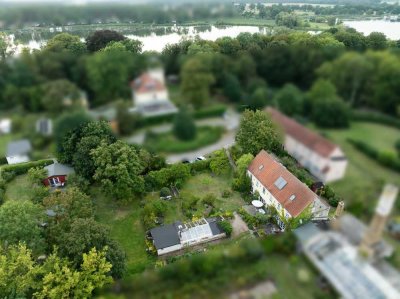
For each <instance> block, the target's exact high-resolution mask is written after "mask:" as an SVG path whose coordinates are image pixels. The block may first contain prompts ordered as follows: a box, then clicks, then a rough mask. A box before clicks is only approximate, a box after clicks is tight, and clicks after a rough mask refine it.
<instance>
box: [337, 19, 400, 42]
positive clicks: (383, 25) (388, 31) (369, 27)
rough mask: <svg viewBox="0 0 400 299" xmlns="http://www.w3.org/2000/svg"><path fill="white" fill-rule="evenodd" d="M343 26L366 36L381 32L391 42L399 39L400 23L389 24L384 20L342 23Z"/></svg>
mask: <svg viewBox="0 0 400 299" xmlns="http://www.w3.org/2000/svg"><path fill="white" fill-rule="evenodd" d="M343 23H344V25H346V26H348V27H351V28H354V29H356V30H357V31H359V32H361V33H363V34H364V35H368V34H370V33H371V32H374V31H375V32H382V33H384V34H385V35H386V37H387V38H389V39H392V40H399V39H400V22H389V21H385V20H369V21H344V22H343Z"/></svg>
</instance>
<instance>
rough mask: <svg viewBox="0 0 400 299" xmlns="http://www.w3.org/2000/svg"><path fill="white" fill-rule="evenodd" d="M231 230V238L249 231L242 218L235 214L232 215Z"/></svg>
mask: <svg viewBox="0 0 400 299" xmlns="http://www.w3.org/2000/svg"><path fill="white" fill-rule="evenodd" d="M232 229H233V231H232V237H233V238H235V237H237V236H239V235H240V234H242V233H245V232H248V231H249V227H248V226H247V224H246V222H244V221H243V219H242V217H240V215H239V214H238V213H236V212H234V213H233V221H232Z"/></svg>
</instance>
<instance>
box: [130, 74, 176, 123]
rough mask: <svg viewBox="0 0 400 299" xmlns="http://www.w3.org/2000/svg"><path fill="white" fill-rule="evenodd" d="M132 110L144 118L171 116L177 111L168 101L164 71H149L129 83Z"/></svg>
mask: <svg viewBox="0 0 400 299" xmlns="http://www.w3.org/2000/svg"><path fill="white" fill-rule="evenodd" d="M131 88H132V99H133V109H131V112H138V113H140V114H141V115H143V116H144V117H151V116H159V115H165V114H173V113H176V112H177V111H178V109H177V108H176V106H175V105H174V104H173V103H172V102H171V101H170V100H169V95H168V89H167V87H166V86H165V77H164V71H163V70H162V69H161V68H159V69H151V70H148V71H147V72H145V73H143V74H142V75H140V76H139V77H138V78H136V79H135V80H133V81H132V82H131Z"/></svg>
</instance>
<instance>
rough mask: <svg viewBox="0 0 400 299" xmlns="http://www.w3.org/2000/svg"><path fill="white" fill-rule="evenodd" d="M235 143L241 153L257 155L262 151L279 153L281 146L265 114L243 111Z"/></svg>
mask: <svg viewBox="0 0 400 299" xmlns="http://www.w3.org/2000/svg"><path fill="white" fill-rule="evenodd" d="M235 139H236V142H237V144H238V145H239V146H240V147H241V149H242V151H243V153H250V154H252V155H257V154H258V153H259V152H260V151H261V150H262V149H265V150H267V151H273V152H279V151H280V150H281V149H282V145H281V143H280V140H279V136H278V133H277V131H276V129H275V128H274V126H273V124H272V122H271V120H270V119H269V118H268V117H267V115H266V113H264V112H262V111H259V110H257V111H255V112H254V111H251V110H245V111H244V112H243V114H242V119H241V121H240V125H239V130H238V132H237V134H236V138H235Z"/></svg>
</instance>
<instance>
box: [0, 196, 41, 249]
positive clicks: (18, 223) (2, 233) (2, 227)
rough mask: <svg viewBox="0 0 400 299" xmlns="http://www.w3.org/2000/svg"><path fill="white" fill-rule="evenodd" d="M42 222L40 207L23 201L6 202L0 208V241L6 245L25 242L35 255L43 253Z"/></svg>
mask: <svg viewBox="0 0 400 299" xmlns="http://www.w3.org/2000/svg"><path fill="white" fill-rule="evenodd" d="M43 220H44V214H43V210H42V209H41V207H40V206H38V205H35V204H33V203H32V202H30V201H25V200H23V201H21V200H9V201H6V202H5V203H4V204H3V205H2V206H1V207H0V240H1V242H2V243H3V244H8V245H11V244H18V243H19V242H25V243H26V244H27V246H28V247H29V248H31V249H32V250H34V252H35V253H43V250H44V249H45V243H44V238H43V231H42V228H41V227H40V223H41V222H42V221H43Z"/></svg>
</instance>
